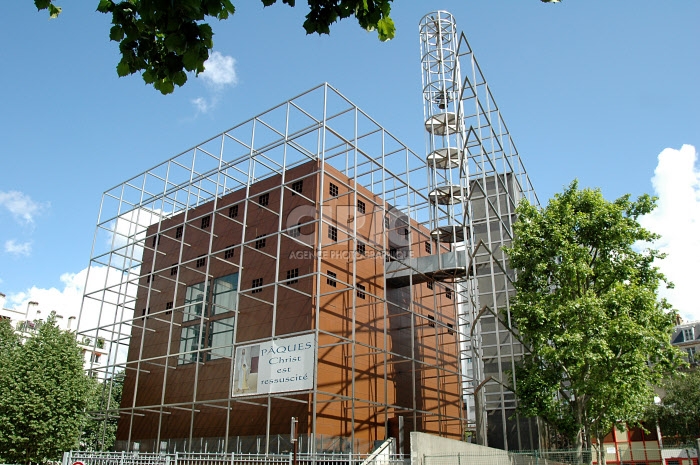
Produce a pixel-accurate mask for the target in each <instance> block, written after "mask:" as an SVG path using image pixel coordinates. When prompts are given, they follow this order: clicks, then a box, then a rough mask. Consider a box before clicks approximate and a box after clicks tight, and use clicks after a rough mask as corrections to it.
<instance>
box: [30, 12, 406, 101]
mask: <svg viewBox="0 0 700 465" xmlns="http://www.w3.org/2000/svg"><path fill="white" fill-rule="evenodd" d="M261 1H262V3H263V5H264V6H270V5H273V4H275V3H277V0H261ZM392 1H393V0H308V3H309V10H310V11H309V13H308V14H307V15H306V21H304V29H305V30H306V32H307V34H312V33H318V34H328V33H330V25H331V24H333V23H334V22H336V21H338V20H340V19H344V18H348V17H350V16H354V17H355V18H356V19H357V22H358V23H359V25H360V26H361V27H362V28H364V29H366V30H376V31H377V34H378V35H379V39H380V40H382V41H385V40H389V39H391V38H393V37H394V32H395V27H394V22H393V20H392V19H391V17H390V13H391V3H392ZM282 3H286V4H287V5H289V6H292V7H293V6H295V3H296V1H295V0H282ZM34 4H35V5H36V7H37V9H38V10H40V11H41V10H48V12H49V15H50V17H52V18H55V17H56V16H58V15H59V13H60V12H61V8H60V7H58V6H56V5H55V4H54V3H53V0H34ZM97 11H100V12H102V13H105V14H109V15H111V16H112V28H111V29H110V31H109V38H110V39H111V40H113V41H115V42H118V43H119V52H120V54H121V59H120V60H119V64H118V65H117V74H118V75H119V76H127V75H129V74H134V73H139V72H140V73H141V76H142V77H143V80H144V82H146V84H150V85H153V87H154V88H156V89H158V90H159V91H160V92H161V93H163V94H169V93H172V92H173V90H174V89H175V86H176V85H177V86H182V85H183V84H185V82H187V73H188V72H193V73H194V74H195V75H197V74H199V73H201V72H203V71H204V67H205V62H206V61H207V59H208V58H209V52H210V51H211V49H212V47H213V46H214V42H213V36H214V33H213V32H212V28H211V26H210V25H209V24H208V23H207V21H210V20H213V19H218V20H224V19H227V18H228V17H229V16H231V15H232V14H234V13H235V11H236V9H235V7H234V5H233V4H232V3H231V1H230V0H178V1H176V2H174V1H172V0H116V1H115V0H99V3H98V5H97Z"/></svg>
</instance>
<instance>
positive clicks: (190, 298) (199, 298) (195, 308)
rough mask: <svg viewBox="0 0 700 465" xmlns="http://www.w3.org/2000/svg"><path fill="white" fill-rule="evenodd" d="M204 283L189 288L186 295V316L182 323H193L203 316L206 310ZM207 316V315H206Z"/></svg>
mask: <svg viewBox="0 0 700 465" xmlns="http://www.w3.org/2000/svg"><path fill="white" fill-rule="evenodd" d="M204 290H205V285H204V283H199V284H195V285H194V286H190V287H188V288H187V291H186V293H185V309H184V312H185V314H184V315H183V317H182V321H183V322H185V321H192V320H195V319H197V318H199V317H200V316H202V310H203V308H204ZM205 316H206V315H205Z"/></svg>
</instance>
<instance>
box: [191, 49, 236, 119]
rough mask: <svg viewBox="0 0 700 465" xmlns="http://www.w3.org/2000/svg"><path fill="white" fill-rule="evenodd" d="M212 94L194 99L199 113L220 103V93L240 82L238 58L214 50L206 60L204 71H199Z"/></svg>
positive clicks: (193, 102)
mask: <svg viewBox="0 0 700 465" xmlns="http://www.w3.org/2000/svg"><path fill="white" fill-rule="evenodd" d="M198 77H199V78H201V79H202V81H203V82H204V84H205V86H206V87H207V90H208V92H209V94H210V96H209V97H208V98H205V97H197V98H196V99H193V100H192V105H193V106H194V108H195V110H196V112H197V115H199V114H203V113H208V112H209V111H210V110H212V109H213V108H214V107H216V105H217V104H218V103H219V100H220V94H221V92H222V91H223V89H224V88H225V87H227V86H235V85H236V84H238V76H237V75H236V60H235V59H234V58H233V57H230V56H227V55H223V54H221V53H220V52H213V53H212V54H211V55H209V59H208V60H207V61H205V62H204V71H203V72H202V73H199V76H198Z"/></svg>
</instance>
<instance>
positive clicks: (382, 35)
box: [377, 17, 396, 42]
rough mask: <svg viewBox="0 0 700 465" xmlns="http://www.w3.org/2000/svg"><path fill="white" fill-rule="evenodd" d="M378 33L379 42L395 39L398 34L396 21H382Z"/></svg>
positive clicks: (389, 19)
mask: <svg viewBox="0 0 700 465" xmlns="http://www.w3.org/2000/svg"><path fill="white" fill-rule="evenodd" d="M377 33H378V34H379V40H381V41H382V42H384V41H387V40H391V39H393V38H394V34H395V33H396V26H394V21H393V20H392V19H391V18H389V17H386V18H382V19H380V20H379V22H378V23H377Z"/></svg>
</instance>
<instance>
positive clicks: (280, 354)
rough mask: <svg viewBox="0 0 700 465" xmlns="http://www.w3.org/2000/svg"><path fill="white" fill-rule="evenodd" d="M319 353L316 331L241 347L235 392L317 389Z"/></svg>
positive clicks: (235, 371)
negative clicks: (316, 377) (316, 372)
mask: <svg viewBox="0 0 700 465" xmlns="http://www.w3.org/2000/svg"><path fill="white" fill-rule="evenodd" d="M315 353H316V341H315V339H314V335H313V334H308V335H305V336H296V337H288V338H286V339H276V340H274V341H269V342H263V343H260V344H253V345H248V346H243V347H237V348H236V360H235V369H234V371H233V393H232V395H233V396H240V395H248V394H267V393H273V392H287V391H302V390H306V389H313V387H314V363H315V361H316V358H315Z"/></svg>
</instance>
